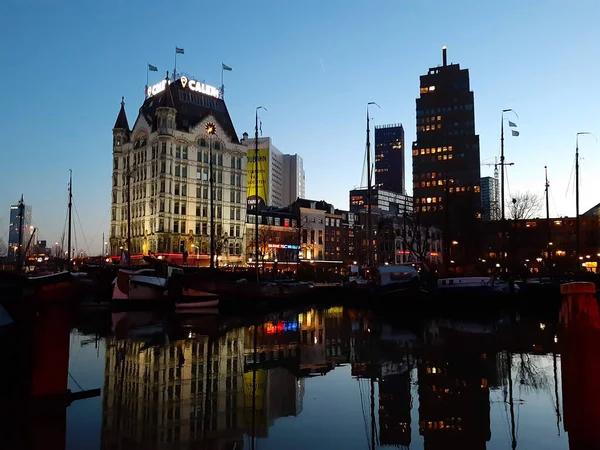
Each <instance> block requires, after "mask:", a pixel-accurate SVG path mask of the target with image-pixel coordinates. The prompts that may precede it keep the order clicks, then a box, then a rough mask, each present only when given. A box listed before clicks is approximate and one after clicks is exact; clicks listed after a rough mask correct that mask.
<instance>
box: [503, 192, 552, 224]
mask: <svg viewBox="0 0 600 450" xmlns="http://www.w3.org/2000/svg"><path fill="white" fill-rule="evenodd" d="M507 203H508V217H509V218H510V219H512V220H519V219H532V218H534V217H537V216H539V214H540V212H541V210H542V208H543V205H544V201H543V199H542V196H541V195H538V194H534V193H532V192H529V191H525V192H517V193H515V195H514V196H513V198H512V199H511V201H510V202H507Z"/></svg>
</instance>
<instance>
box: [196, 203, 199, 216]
mask: <svg viewBox="0 0 600 450" xmlns="http://www.w3.org/2000/svg"><path fill="white" fill-rule="evenodd" d="M199 215H200V205H196V216H199Z"/></svg>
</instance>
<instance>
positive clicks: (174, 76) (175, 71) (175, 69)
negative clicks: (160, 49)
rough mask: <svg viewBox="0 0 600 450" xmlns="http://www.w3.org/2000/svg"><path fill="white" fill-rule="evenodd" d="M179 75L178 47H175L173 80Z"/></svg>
mask: <svg viewBox="0 0 600 450" xmlns="http://www.w3.org/2000/svg"><path fill="white" fill-rule="evenodd" d="M176 77H177V47H175V68H174V69H173V81H175V79H176Z"/></svg>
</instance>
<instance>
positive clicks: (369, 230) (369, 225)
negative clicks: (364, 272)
mask: <svg viewBox="0 0 600 450" xmlns="http://www.w3.org/2000/svg"><path fill="white" fill-rule="evenodd" d="M369 105H375V106H377V107H379V105H378V104H377V103H375V102H369V103H367V266H371V264H372V261H371V253H372V252H371V250H372V248H371V247H372V246H373V231H372V228H373V224H372V223H371V220H372V219H371V209H372V208H373V205H371V185H372V184H373V183H372V180H371V119H370V118H369Z"/></svg>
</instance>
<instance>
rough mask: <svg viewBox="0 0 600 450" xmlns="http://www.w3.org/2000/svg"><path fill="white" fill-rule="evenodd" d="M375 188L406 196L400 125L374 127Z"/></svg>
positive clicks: (402, 130) (402, 134)
mask: <svg viewBox="0 0 600 450" xmlns="http://www.w3.org/2000/svg"><path fill="white" fill-rule="evenodd" d="M375 186H376V187H377V188H379V189H383V190H385V191H391V192H396V193H399V194H406V187H405V184H404V128H403V127H402V124H393V125H378V126H376V127H375Z"/></svg>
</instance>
